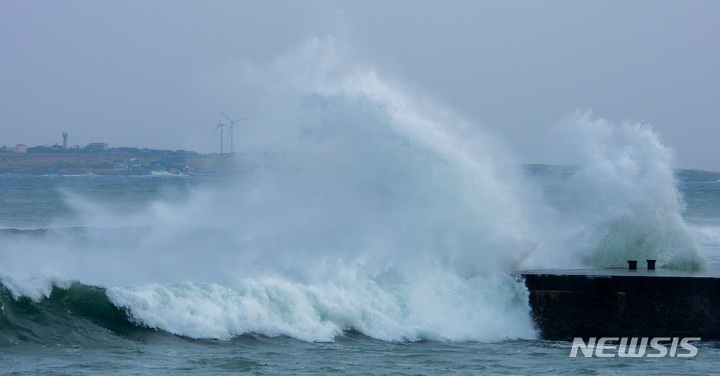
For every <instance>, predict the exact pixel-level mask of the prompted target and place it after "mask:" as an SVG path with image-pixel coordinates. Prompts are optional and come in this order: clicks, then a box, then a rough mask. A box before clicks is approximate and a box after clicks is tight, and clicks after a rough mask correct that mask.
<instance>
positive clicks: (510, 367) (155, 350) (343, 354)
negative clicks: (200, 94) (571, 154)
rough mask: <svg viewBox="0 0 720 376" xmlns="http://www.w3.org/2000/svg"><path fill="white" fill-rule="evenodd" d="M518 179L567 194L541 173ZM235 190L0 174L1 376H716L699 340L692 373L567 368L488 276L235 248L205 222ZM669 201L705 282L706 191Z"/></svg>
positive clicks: (710, 184) (698, 188)
mask: <svg viewBox="0 0 720 376" xmlns="http://www.w3.org/2000/svg"><path fill="white" fill-rule="evenodd" d="M527 174H528V175H529V179H530V180H535V181H537V180H543V181H547V180H548V179H551V178H549V177H548V176H560V177H559V178H558V179H560V180H563V179H565V180H567V179H568V177H563V176H562V175H563V174H553V173H552V170H547V171H542V172H528V173H527ZM552 179H554V178H552ZM238 180H239V181H241V180H242V178H239V179H237V180H236V179H229V178H222V177H192V176H32V175H2V176H0V192H1V200H0V226H1V227H0V242H1V243H0V247H1V249H0V275H2V277H1V278H2V283H3V284H2V286H0V374H3V375H63V374H65V375H97V374H116V375H125V374H127V375H139V374H208V375H209V374H226V373H251V374H260V375H275V374H372V375H436V374H531V373H541V372H546V373H553V374H590V375H592V374H614V373H632V374H657V373H659V372H662V373H664V374H714V373H715V372H716V370H717V364H718V362H720V345H718V344H717V343H714V342H702V343H700V344H699V346H698V347H699V351H698V355H697V356H696V357H695V358H691V359H680V358H655V359H650V358H641V359H635V358H611V359H600V358H579V357H578V358H570V357H569V351H570V345H571V344H570V343H568V342H554V341H544V340H540V339H537V338H536V337H537V335H536V333H535V332H534V331H533V330H532V328H531V327H529V326H528V320H529V318H528V317H527V315H528V310H527V304H526V302H524V301H523V299H524V298H525V297H526V293H525V292H524V291H523V290H522V287H520V285H519V284H516V283H515V282H514V281H513V280H512V279H511V278H503V277H498V276H494V275H492V273H488V274H483V273H476V274H473V275H465V274H463V272H462V271H457V270H462V269H458V268H443V267H441V266H440V263H439V262H436V263H430V264H431V266H430V268H432V267H437V268H439V269H445V270H444V271H429V270H428V269H425V270H424V273H426V275H425V276H424V277H426V279H427V280H425V281H418V280H416V279H415V278H414V276H413V275H412V274H411V273H405V274H404V276H402V275H400V274H403V273H399V272H398V273H395V275H393V273H391V272H388V271H385V272H379V273H377V272H376V271H375V268H378V269H380V270H382V269H384V266H383V265H374V266H373V265H371V266H367V265H365V264H363V262H367V263H372V262H371V261H372V260H370V261H365V260H361V261H362V262H361V261H358V260H357V259H358V257H357V255H356V254H354V253H352V252H347V251H341V254H342V257H344V258H345V260H340V261H338V260H331V259H329V258H328V259H325V260H324V261H322V262H320V261H318V260H320V259H321V258H319V257H318V256H317V255H313V254H312V252H308V251H307V250H304V249H298V250H297V251H296V252H297V253H298V255H297V257H298V258H301V259H295V256H294V255H290V256H289V255H287V254H285V252H289V253H292V251H290V250H284V251H282V252H277V251H272V250H260V251H257V252H256V251H255V250H252V249H249V250H246V249H244V248H243V247H247V248H252V247H254V246H255V245H256V243H255V242H254V241H252V242H250V241H248V240H247V239H246V238H247V237H248V236H250V235H249V234H243V233H237V232H236V231H241V230H242V231H246V230H247V229H246V228H245V227H244V226H239V225H237V224H235V225H227V224H223V223H226V222H228V221H233V220H235V221H238V222H243V223H244V220H243V219H242V217H243V215H244V214H243V213H242V212H238V213H233V210H235V209H239V208H238V207H237V206H235V205H232V204H228V205H227V206H230V207H232V208H233V210H230V211H228V210H225V209H222V208H223V207H224V204H223V202H225V200H224V198H225V196H224V194H226V193H228V192H231V191H232V190H233V188H234V187H235V186H236V185H241V184H242V183H239V182H238ZM546 186H550V185H549V184H546ZM677 187H678V191H679V193H681V197H682V198H683V200H684V202H685V204H686V207H685V209H684V210H683V212H682V213H683V218H684V220H685V221H686V222H687V224H688V227H689V229H690V232H691V234H692V236H693V238H694V239H696V241H697V243H698V244H699V246H700V247H701V252H702V254H703V255H704V256H703V257H704V258H705V259H707V260H708V264H707V266H706V267H708V268H710V269H713V268H717V266H718V264H720V262H718V255H720V182H715V181H694V182H678V183H677ZM551 189H557V187H555V188H551ZM212 192H221V193H222V195H220V196H221V197H220V198H218V200H219V201H216V200H215V198H213V199H210V198H208V196H211V195H212ZM232 199H233V198H232V197H229V198H228V200H232ZM198 201H199V203H198ZM556 203H557V204H558V205H560V203H559V200H558V201H557V202H556ZM196 205H200V206H196ZM213 213H216V214H217V216H213V215H212V214H213ZM199 214H202V216H200V217H198V216H197V215H199ZM278 215H281V214H278ZM287 215H292V213H287ZM256 219H257V218H256ZM259 221H260V222H263V225H267V223H265V222H264V220H262V219H259ZM315 221H317V219H315ZM249 222H250V223H252V222H253V221H249ZM321 222H322V221H321ZM317 225H318V224H317V223H316V224H314V226H317ZM358 225H363V223H358ZM251 227H252V226H251ZM230 229H232V230H233V231H230ZM252 231H262V229H255V228H252ZM268 231H269V230H268ZM237 236H239V237H240V238H237ZM293 236H299V237H301V236H300V235H297V234H295V235H293ZM327 236H328V235H327V234H323V238H324V237H327ZM266 241H267V239H264V240H263V241H261V242H260V243H261V244H265V243H266ZM315 241H320V242H327V241H328V240H327V239H322V240H315ZM298 243H299V244H303V245H304V244H308V240H303V239H298ZM273 245H274V246H275V247H282V246H284V244H282V243H280V242H279V243H275V244H273ZM321 246H323V247H325V246H326V245H322V244H321ZM324 252H331V251H330V250H328V249H325V250H324ZM388 252H390V250H388ZM235 253H237V256H236V257H231V256H229V254H235ZM367 254H368V253H363V255H365V256H363V257H369V256H367ZM246 258H250V259H251V260H250V261H246ZM259 258H267V259H264V260H260V259H259ZM438 258H442V254H441V255H438ZM302 259H306V260H302ZM307 259H313V262H310V263H308V262H307ZM380 259H382V257H380ZM390 260H394V259H392V258H391V259H390ZM341 261H342V262H341ZM406 261H407V262H409V263H412V261H410V260H406ZM315 262H318V265H317V268H315V267H314V266H313V264H314V263H315ZM384 262H386V263H391V262H394V261H388V260H385V261H384ZM296 263H297V264H301V266H299V267H298V268H294V267H292V266H291V265H289V264H296ZM233 264H236V266H233ZM361 264H362V265H361ZM432 265H434V266H432ZM329 267H331V268H338V269H339V270H340V272H339V273H337V274H335V273H330V272H328V271H327V270H326V269H327V268H329ZM414 267H426V264H425V263H424V262H421V263H418V264H415V265H414ZM251 269H257V270H256V272H254V273H253V272H248V271H249V270H251ZM235 270H236V271H237V275H235V273H236V272H235ZM367 270H372V272H368V271H367ZM448 270H454V271H453V272H449V271H448ZM303 273H304V274H303ZM313 273H317V274H313ZM363 273H364V275H363ZM310 274H312V275H310ZM487 290H492V291H487ZM499 316H502V317H499Z"/></svg>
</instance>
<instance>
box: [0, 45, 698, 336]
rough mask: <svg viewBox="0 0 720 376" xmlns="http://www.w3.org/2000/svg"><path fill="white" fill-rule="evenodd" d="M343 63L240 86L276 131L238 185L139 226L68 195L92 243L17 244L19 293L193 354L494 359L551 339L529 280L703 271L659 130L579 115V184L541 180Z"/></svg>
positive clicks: (281, 66)
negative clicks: (106, 316) (486, 350)
mask: <svg viewBox="0 0 720 376" xmlns="http://www.w3.org/2000/svg"><path fill="white" fill-rule="evenodd" d="M345 59H346V54H345V52H343V51H342V49H341V48H339V47H337V46H336V45H335V43H334V41H333V40H332V39H331V38H328V39H311V40H310V41H308V42H307V43H306V44H305V45H303V46H302V47H301V48H299V49H298V50H296V51H294V52H292V53H289V54H288V55H287V56H284V57H282V58H281V59H279V60H278V61H277V62H275V63H274V64H271V65H269V66H268V67H263V68H259V67H246V69H244V70H241V72H239V73H238V75H239V76H240V77H239V78H238V80H240V81H243V82H247V84H248V86H251V87H255V88H256V89H257V93H258V95H257V98H255V104H256V105H257V106H259V108H261V109H262V110H263V112H262V113H263V114H264V115H263V117H262V118H260V119H258V120H257V123H258V124H257V125H255V126H253V127H249V128H247V129H243V130H242V132H237V133H236V135H239V134H242V141H240V142H239V144H240V145H241V146H240V148H242V149H243V150H248V153H247V154H243V155H241V158H243V157H247V158H248V159H249V160H252V161H253V163H247V168H246V169H245V170H244V172H243V174H241V176H237V177H233V178H228V179H226V180H213V181H212V183H213V184H205V185H203V186H201V187H197V188H194V189H193V190H192V191H191V192H189V193H187V194H179V195H178V194H176V192H170V191H169V192H164V193H163V194H161V195H160V196H161V198H160V199H157V200H154V201H152V202H150V203H149V204H147V205H145V206H143V207H127V206H123V205H117V203H116V202H113V200H112V197H107V198H105V199H97V198H88V197H86V196H84V195H83V193H82V192H70V191H64V192H63V193H62V194H63V195H64V202H65V204H66V205H68V206H69V207H71V208H72V209H73V210H74V212H76V213H77V214H78V215H77V217H76V218H75V219H74V222H73V223H58V224H56V226H55V227H58V228H66V227H69V226H76V227H77V228H78V230H76V231H50V232H48V233H46V234H43V235H41V236H21V237H13V238H9V239H4V240H5V242H4V244H5V249H4V251H3V253H2V255H1V256H0V265H1V266H0V275H2V276H3V277H2V281H3V284H4V285H5V286H7V287H8V288H9V289H11V290H12V291H13V293H14V294H15V295H25V296H30V297H33V298H36V299H41V298H42V297H43V296H47V295H48V294H49V291H50V287H51V286H52V284H62V283H67V282H68V281H80V282H82V283H84V284H94V285H100V286H105V287H107V288H108V290H107V294H108V297H109V298H110V300H111V301H112V302H113V303H114V304H116V305H117V306H119V307H123V308H126V309H127V310H128V311H129V312H130V314H131V316H132V318H133V319H134V320H136V321H137V322H138V323H139V324H142V325H144V326H148V327H152V328H158V329H162V330H165V331H167V332H170V333H173V334H177V335H183V336H188V337H193V338H221V339H228V338H232V337H234V336H238V335H242V334H245V333H259V334H263V335H269V336H276V335H288V336H292V337H295V338H299V339H302V340H306V341H331V340H333V339H334V338H335V337H337V336H339V335H342V333H343V332H345V331H350V330H355V331H359V332H361V333H363V334H365V335H368V336H371V337H373V338H378V339H382V340H392V341H397V340H420V339H431V340H480V341H498V340H503V339H508V338H533V337H534V336H535V332H534V330H533V328H532V324H531V321H530V317H529V308H528V303H527V291H526V290H525V288H524V285H523V284H522V282H519V281H517V280H515V279H514V278H513V277H511V276H510V274H509V273H511V272H513V271H514V270H517V269H518V268H535V267H555V268H558V267H588V266H595V267H598V266H599V267H616V266H624V264H625V260H627V259H629V258H635V259H643V258H657V259H658V260H659V261H658V264H659V266H661V267H676V268H698V267H700V266H701V265H702V261H701V258H700V257H699V256H698V251H697V246H696V245H695V242H694V240H693V238H692V236H691V235H690V231H689V230H688V228H687V226H686V225H685V223H684V222H683V219H682V217H681V215H680V214H681V210H682V200H681V197H680V195H679V194H678V192H677V189H676V187H675V181H674V179H673V176H672V158H671V154H670V152H669V150H668V149H667V148H665V147H664V146H663V145H662V144H661V143H660V142H659V141H658V137H657V135H655V134H654V133H653V131H652V129H650V128H649V127H648V126H645V125H641V124H621V125H617V126H616V125H612V124H609V123H607V122H606V121H604V120H594V119H592V117H591V115H590V114H589V113H588V114H577V115H576V116H575V117H572V118H571V119H569V120H567V121H566V122H565V123H563V124H561V126H560V131H559V134H560V135H562V137H559V140H558V141H559V142H560V141H562V142H564V143H565V144H564V145H563V147H565V149H566V150H568V151H569V152H573V153H576V155H575V157H574V159H573V160H575V161H578V167H577V168H576V169H574V170H573V173H572V174H569V175H565V174H558V175H553V174H551V173H550V174H546V175H543V176H540V177H537V176H535V177H533V176H529V175H528V174H526V173H523V172H522V166H521V164H520V163H519V161H517V160H515V158H514V157H513V156H512V155H511V153H510V152H508V151H506V150H504V148H502V147H501V146H499V145H501V142H498V140H494V139H493V138H492V137H490V136H488V135H486V134H484V133H483V132H482V131H481V130H479V127H477V126H476V125H473V124H470V123H468V122H467V121H466V120H464V119H463V118H462V117H460V116H458V115H456V114H453V113H452V112H451V111H449V110H447V109H445V108H443V107H442V106H440V105H438V104H436V103H434V102H433V101H431V100H429V99H428V98H424V97H421V96H418V95H417V94H414V93H411V92H409V91H408V90H406V89H404V88H403V87H402V86H401V85H399V84H397V83H394V82H392V81H390V80H386V79H383V78H381V77H379V75H378V74H377V73H375V72H374V71H373V70H372V69H369V68H366V67H361V66H357V65H355V64H352V63H350V62H348V61H346V60H345ZM238 138H240V137H238ZM561 138H562V140H560V139H561ZM240 163H246V162H244V161H243V160H242V159H241V160H240Z"/></svg>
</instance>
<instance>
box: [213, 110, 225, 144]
mask: <svg viewBox="0 0 720 376" xmlns="http://www.w3.org/2000/svg"><path fill="white" fill-rule="evenodd" d="M220 112H222V111H220ZM221 120H222V117H220V116H218V125H217V127H215V130H214V131H213V132H215V131H217V130H218V128H220V154H222V153H223V127H224V126H225V124H223V123H222V121H221Z"/></svg>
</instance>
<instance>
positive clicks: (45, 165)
mask: <svg viewBox="0 0 720 376" xmlns="http://www.w3.org/2000/svg"><path fill="white" fill-rule="evenodd" d="M253 159H255V158H253V157H252V156H249V155H245V154H238V153H234V154H230V153H224V154H217V153H214V154H200V153H196V152H193V151H185V150H176V151H173V150H156V149H138V148H113V149H110V150H107V151H103V152H101V153H90V152H87V151H82V150H78V149H68V150H66V151H59V152H58V151H54V152H30V151H28V152H27V153H15V152H12V151H0V174H33V175H87V174H95V175H151V174H153V173H158V172H160V173H170V174H178V175H213V174H220V173H228V172H233V171H239V170H240V169H242V168H243V166H244V165H247V164H249V165H256V166H257V160H254V161H250V162H248V160H253ZM280 159H287V155H286V156H284V158H280ZM243 160H245V162H243ZM246 167H247V166H246ZM523 168H524V170H525V171H526V172H528V173H546V172H548V171H554V172H559V173H561V174H571V173H572V171H573V170H574V169H575V167H573V166H560V165H546V164H530V163H528V164H523ZM674 172H675V177H676V178H677V179H678V180H680V181H707V182H711V181H720V172H716V171H706V170H697V169H676V170H675V171H674Z"/></svg>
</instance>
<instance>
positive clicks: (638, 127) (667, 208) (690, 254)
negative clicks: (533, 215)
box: [530, 111, 704, 269]
mask: <svg viewBox="0 0 720 376" xmlns="http://www.w3.org/2000/svg"><path fill="white" fill-rule="evenodd" d="M552 142H553V143H555V144H556V145H559V147H558V148H557V150H558V151H561V153H562V154H564V157H565V159H566V160H572V161H574V162H575V163H576V164H575V165H573V166H569V167H567V168H565V169H564V172H563V173H560V174H547V176H545V177H544V184H545V185H546V191H547V193H548V194H547V196H546V197H547V198H548V199H547V202H549V203H550V205H551V206H552V208H553V209H554V210H555V212H554V215H551V216H550V217H549V218H548V221H550V222H552V226H553V227H554V228H555V229H556V231H554V232H553V236H552V237H551V238H552V239H547V238H546V239H545V241H544V242H542V243H543V244H553V243H554V244H558V246H559V247H560V248H562V249H565V250H566V253H565V257H564V258H565V260H574V263H576V265H575V266H593V267H620V268H622V267H626V260H631V259H632V260H645V259H656V260H658V265H659V266H660V267H665V268H680V269H698V268H702V267H703V264H704V262H703V259H702V257H701V256H700V253H699V246H698V245H697V242H696V241H695V239H694V237H693V235H692V233H691V231H690V229H689V228H688V226H687V225H686V223H685V222H684V220H683V218H682V211H683V208H684V204H683V201H682V197H681V195H680V193H679V191H678V189H677V183H676V181H675V178H674V176H673V158H672V152H671V150H670V149H668V148H667V147H665V146H664V145H663V144H662V143H661V142H660V140H659V136H658V135H657V133H656V132H655V131H654V130H653V129H652V127H651V126H649V125H647V124H643V123H631V122H623V123H621V124H612V123H610V122H609V121H607V120H604V119H595V118H593V117H592V113H591V112H590V111H588V112H577V113H576V114H574V115H573V116H571V117H569V118H568V119H566V120H565V121H563V122H562V123H560V124H559V126H558V127H557V129H556V130H555V132H553V133H552ZM540 248H541V249H540V250H538V252H536V254H534V255H533V260H532V261H531V262H530V263H535V265H536V266H537V265H541V266H545V267H547V266H551V265H547V261H548V260H550V262H551V263H553V264H555V265H558V264H560V262H559V261H558V255H560V254H562V253H558V252H556V251H548V250H547V249H546V248H543V247H540Z"/></svg>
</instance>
